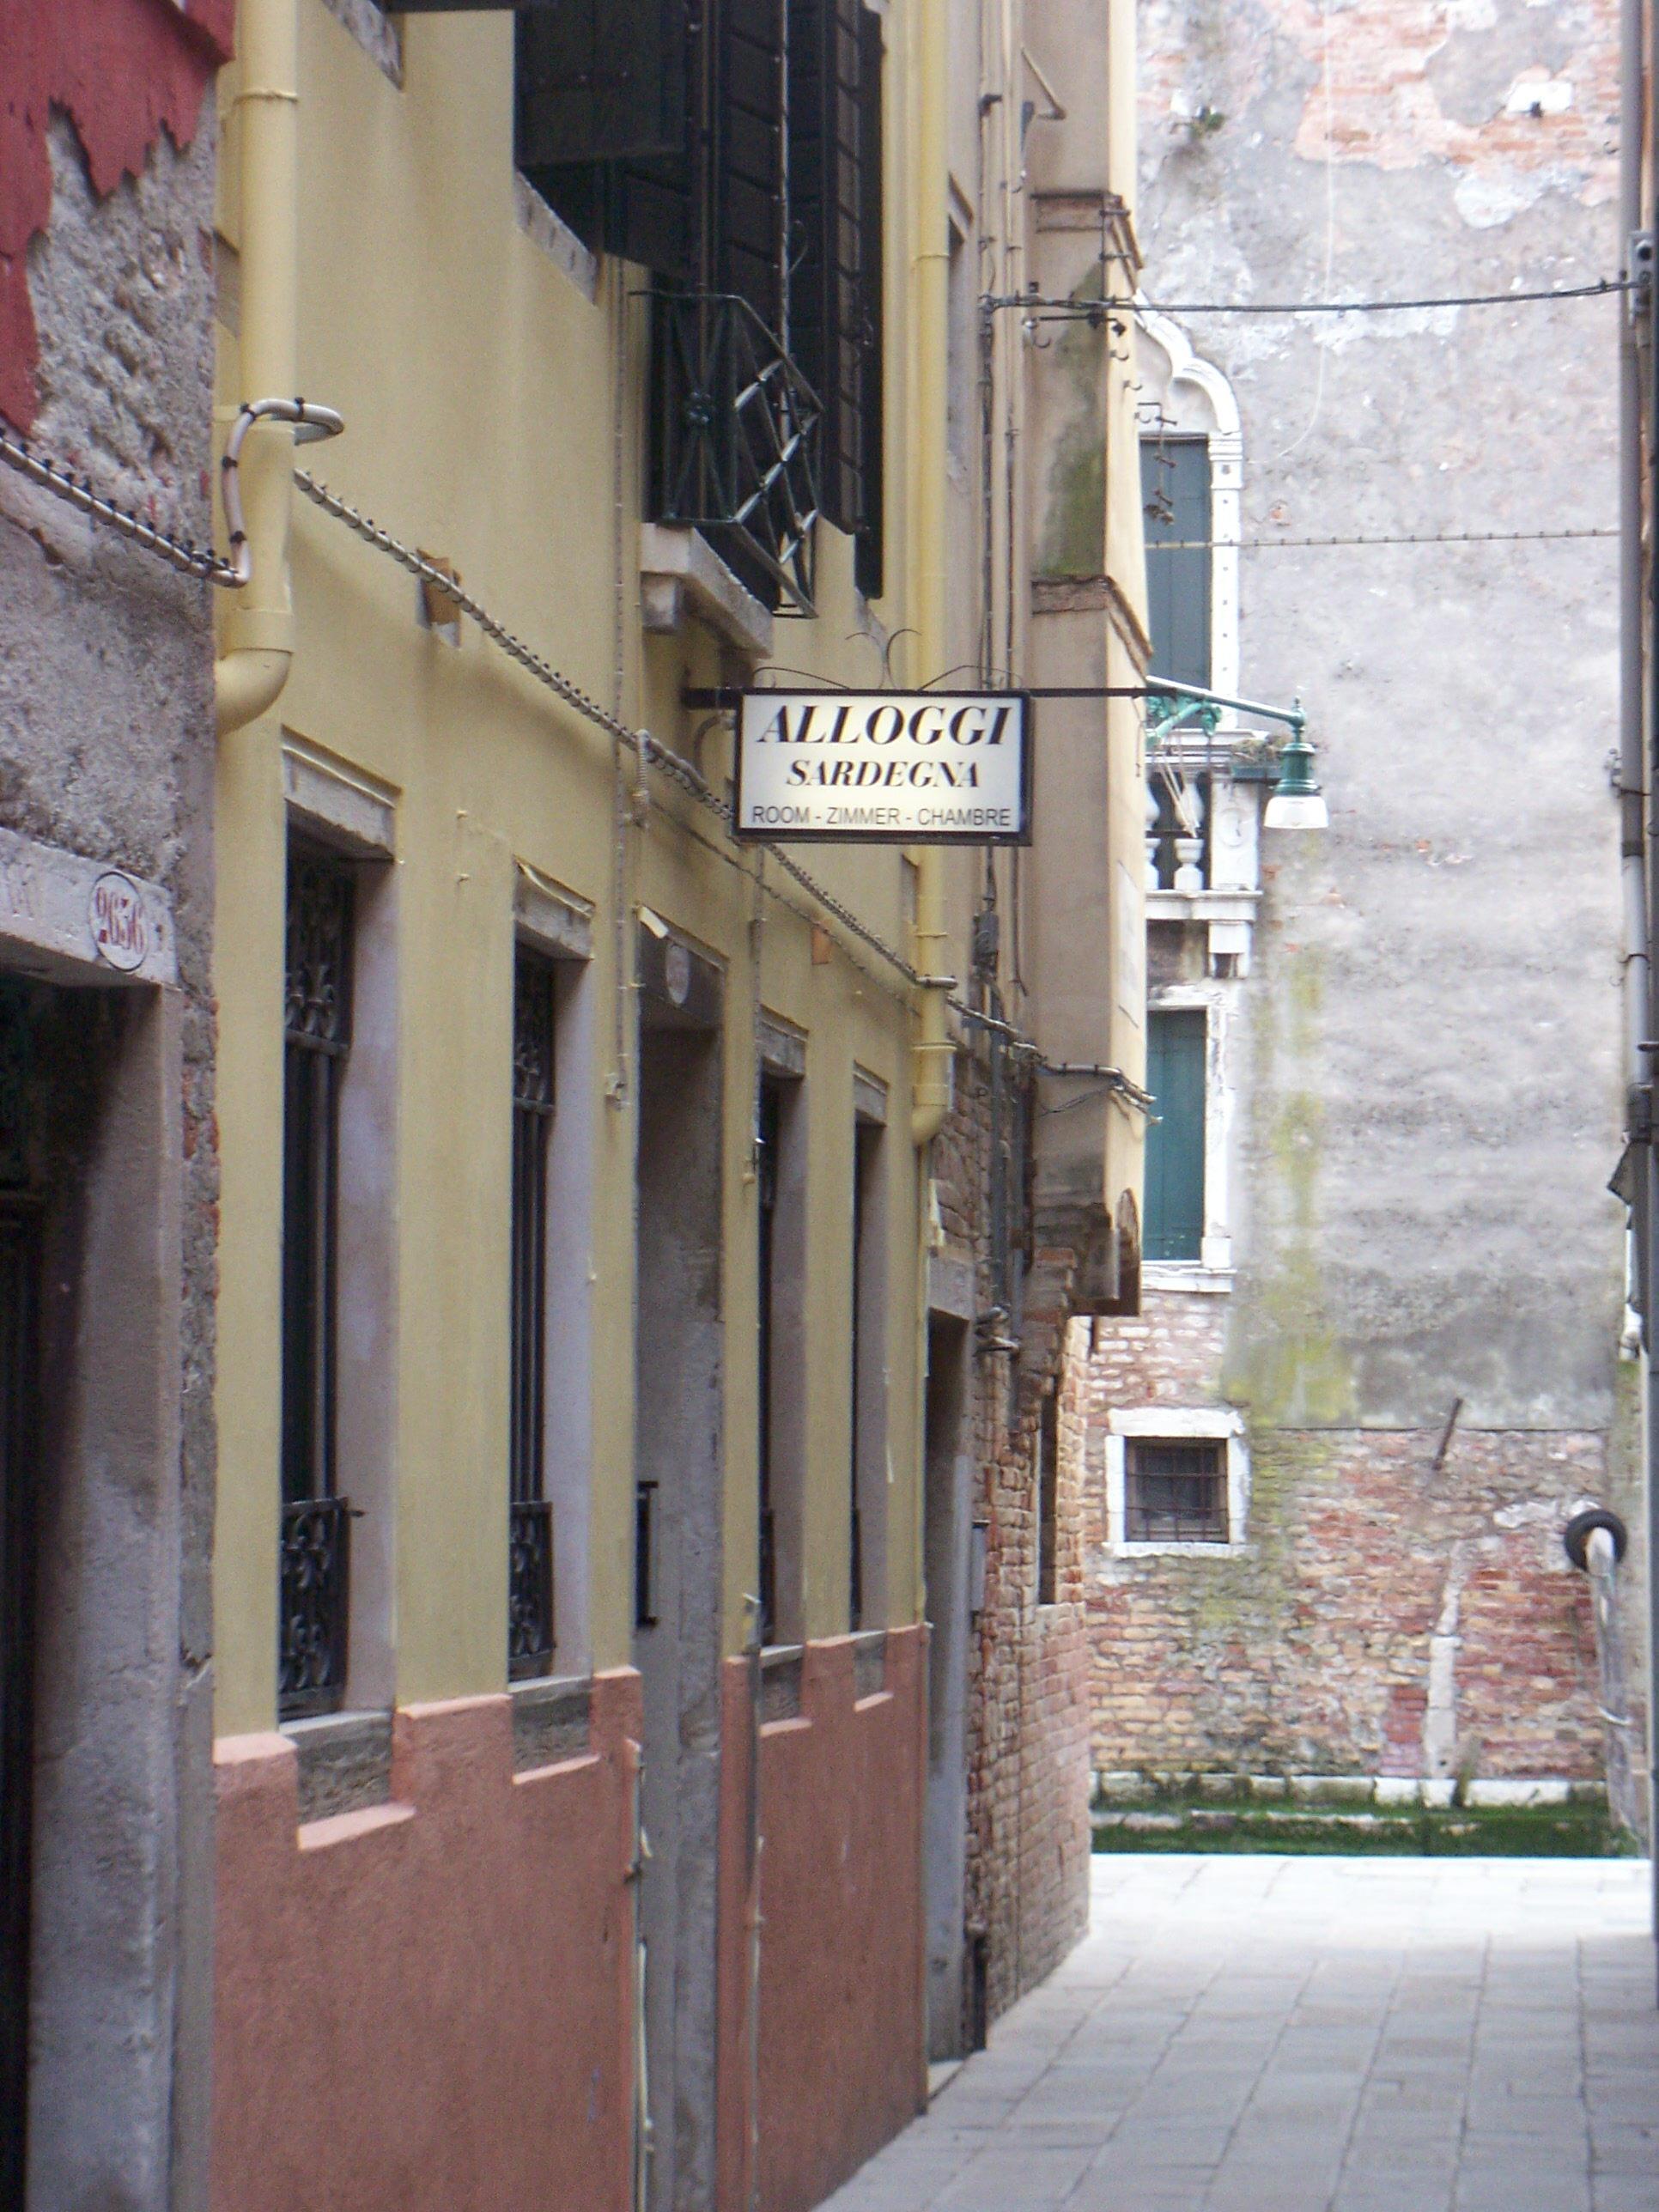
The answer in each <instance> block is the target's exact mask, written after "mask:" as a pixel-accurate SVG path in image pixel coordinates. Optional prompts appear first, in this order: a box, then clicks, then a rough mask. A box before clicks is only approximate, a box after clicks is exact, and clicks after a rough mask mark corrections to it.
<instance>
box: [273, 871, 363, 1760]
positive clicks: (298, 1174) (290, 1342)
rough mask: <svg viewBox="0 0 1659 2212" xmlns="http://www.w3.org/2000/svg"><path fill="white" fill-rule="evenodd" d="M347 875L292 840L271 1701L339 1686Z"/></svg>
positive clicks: (344, 1563)
mask: <svg viewBox="0 0 1659 2212" xmlns="http://www.w3.org/2000/svg"><path fill="white" fill-rule="evenodd" d="M354 891H355V883H354V878H353V873H352V870H351V867H350V866H349V863H347V862H345V861H343V860H337V859H336V858H335V857H334V855H332V854H328V853H322V852H318V851H315V850H313V849H312V848H309V847H307V846H304V845H301V844H299V843H297V842H295V843H291V844H290V846H289V862H288V917H287V959H286V978H285V1008H284V1036H285V1049H284V1054H283V1316H282V1339H283V1424H282V1477H283V1516H282V1565H281V1590H280V1605H279V1615H278V1626H277V1636H278V1652H277V1675H278V1711H279V1712H280V1714H281V1716H282V1717H283V1719H284V1720H292V1719H298V1718H301V1717H303V1716H305V1715H307V1714H313V1713H325V1712H334V1711H337V1710H338V1708H339V1706H340V1705H341V1704H342V1702H343V1699H344V1695H345V1678H346V1657H347V1636H348V1621H349V1598H350V1556H351V1545H350V1523H351V1507H350V1505H349V1503H348V1501H347V1500H346V1499H345V1498H342V1497H340V1496H338V1495H337V1483H336V1475H337V1468H336V1462H335V1430H336V1395H337V1320H338V1314H337V1308H338V1303H339V1285H338V1222H337V1217H338V1202H339V1180H340V1080H341V1076H342V1073H343V1069H344V1066H345V1063H346V1058H347V1055H348V1054H349V1051H350V1048H351V942H352V910H353V904H354Z"/></svg>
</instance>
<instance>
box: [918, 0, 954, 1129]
mask: <svg viewBox="0 0 1659 2212" xmlns="http://www.w3.org/2000/svg"><path fill="white" fill-rule="evenodd" d="M914 20H915V25H916V32H915V52H914V53H913V54H912V57H911V76H912V82H913V83H914V84H915V88H916V100H917V112H916V134H915V149H916V156H915V161H916V166H915V176H916V190H915V210H916V211H915V224H916V228H915V240H914V241H913V244H912V248H911V264H910V265H911V289H912V295H913V296H912V305H911V328H912V331H913V333H914V350H913V353H912V356H911V357H912V361H913V362H914V365H915V366H914V378H915V381H914V385H913V394H914V403H915V404H914V412H913V416H912V420H911V426H910V431H911V435H910V449H911V452H912V454H913V455H914V456H915V459H914V465H913V469H912V474H911V502H910V516H911V525H910V526H911V535H912V540H913V544H914V547H915V552H914V556H913V568H914V573H915V579H916V598H915V629H916V633H917V635H916V653H917V658H918V659H919V661H920V663H921V671H922V681H923V682H924V683H927V682H930V681H931V680H932V678H933V677H935V676H937V675H938V673H939V671H940V670H941V669H942V668H943V667H944V666H945V657H946V655H945V501H946V495H947V479H946V472H945V415H946V407H947V388H946V379H947V374H948V368H947V356H946V346H947V343H948V331H949V315H950V231H949V222H950V209H949V198H948V184H947V175H948V148H947V144H946V106H945V102H946V98H947V94H948V88H949V85H950V45H949V32H950V25H949V20H948V17H947V15H946V0H918V4H917V6H916V9H915V18H914ZM909 859H910V860H911V863H912V865H913V866H915V872H916V920H915V948H914V959H915V969H916V972H917V974H918V975H921V976H923V977H924V978H925V979H926V981H924V983H923V985H922V993H921V1034H920V1036H918V1038H917V1040H916V1043H915V1073H914V1077H913V1081H912V1092H911V1097H912V1103H911V1110H910V1133H911V1135H912V1137H913V1138H914V1139H915V1142H916V1144H917V1145H918V1146H925V1145H927V1144H929V1143H931V1142H932V1140H933V1138H935V1137H936V1136H937V1135H938V1134H939V1130H940V1129H941V1128H942V1127H943V1126H944V1122H945V1115H946V1114H947V1113H949V1111H950V1109H951V1066H952V1062H953V1060H954V1058H955V1053H956V1048H955V1046H954V1045H953V1044H952V1043H951V1038H950V1035H949V1032H948V1030H947V1029H946V1026H945V1002H946V1000H948V999H949V997H950V994H951V979H950V976H949V975H948V973H947V963H946V954H947V953H948V951H949V949H950V943H949V939H948V937H947V934H946V932H945V864H944V860H943V859H942V857H941V855H940V853H939V848H938V847H937V846H934V845H918V846H912V847H911V848H910V851H909Z"/></svg>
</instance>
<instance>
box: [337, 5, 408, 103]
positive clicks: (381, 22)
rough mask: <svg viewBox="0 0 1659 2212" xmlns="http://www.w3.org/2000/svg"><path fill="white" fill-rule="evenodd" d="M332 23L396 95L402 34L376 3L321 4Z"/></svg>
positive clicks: (400, 83)
mask: <svg viewBox="0 0 1659 2212" xmlns="http://www.w3.org/2000/svg"><path fill="white" fill-rule="evenodd" d="M323 5H324V7H325V8H326V9H327V10H328V12H329V14H330V15H332V16H333V18H334V20H335V21H336V22H337V23H338V24H339V25H340V26H341V27H342V28H343V30H345V31H346V32H347V33H349V36H350V37H352V38H354V39H356V41H357V44H358V45H359V46H361V47H362V50H363V52H365V53H366V54H367V55H368V58H369V59H370V60H371V61H372V62H373V63H374V65H375V67H376V68H377V69H379V70H380V71H381V72H382V73H383V75H385V76H387V77H389V78H390V79H391V81H392V83H393V84H395V85H396V86H397V88H398V91H399V92H401V91H402V90H403V86H404V34H403V27H402V26H401V25H400V24H398V23H394V22H392V21H391V19H390V18H389V17H388V15H386V10H385V9H383V8H381V7H380V6H379V5H377V0H323Z"/></svg>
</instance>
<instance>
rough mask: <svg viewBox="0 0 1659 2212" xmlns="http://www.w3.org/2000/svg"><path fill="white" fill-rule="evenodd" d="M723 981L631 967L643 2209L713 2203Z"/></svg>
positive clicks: (691, 969)
mask: <svg viewBox="0 0 1659 2212" xmlns="http://www.w3.org/2000/svg"><path fill="white" fill-rule="evenodd" d="M640 1024H641V1026H640V1052H639V1165H638V1176H637V1183H636V1188H637V1193H638V1206H639V1217H638V1228H637V1236H636V1243H637V1266H638V1271H639V1272H638V1276H637V1289H636V1294H635V1295H636V1299H637V1308H636V1310H637V1324H636V1327H637V1337H636V1350H635V1480H636V1483H637V1491H636V1506H635V1575H636V1587H635V1632H634V1652H635V1663H636V1664H637V1666H638V1668H639V1670H640V1675H641V1690H642V1692H643V1698H644V1705H645V1745H644V1753H645V1780H644V1789H643V1800H644V1819H645V1828H646V1834H647V1839H648V1841H649V1844H650V1857H648V1858H647V1860H646V1862H645V1869H644V1874H643V1877H642V1880H641V1897H640V1913H641V1929H642V1932H643V1936H644V1941H645V1946H646V1960H645V2040H646V2063H647V2076H648V2090H649V2106H648V2109H649V2115H650V2129H649V2145H650V2148H649V2180H648V2187H647V2196H646V2202H647V2205H648V2206H649V2208H650V2212H712V2208H713V2205H714V2186H715V2167H714V2112H715V2100H714V2089H715V2081H714V2052H715V2046H716V2043H717V2040H718V2035H717V2021H716V2008H715V1936H716V1899H717V1893H718V1886H719V1857H718V1845H719V1835H720V1644H721V1635H720V1603H721V1578H720V1528H721V1517H720V1516H721V1503H722V1494H723V1469H722V1450H721V1427H720V1388H721V1349H722V1338H721V1327H722V1321H721V1310H720V975H719V972H718V970H717V969H715V968H714V966H713V965H712V963H708V962H706V961H704V960H702V958H701V957H699V956H698V955H696V953H694V952H692V951H690V948H689V947H688V946H686V945H682V944H681V943H679V941H678V939H671V938H670V939H655V938H647V939H645V940H644V942H643V944H642V945H641V961H640Z"/></svg>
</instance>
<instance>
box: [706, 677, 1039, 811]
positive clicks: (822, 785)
mask: <svg viewBox="0 0 1659 2212" xmlns="http://www.w3.org/2000/svg"><path fill="white" fill-rule="evenodd" d="M737 817H738V819H737V832H738V836H739V837H765V838H769V839H773V840H775V841H776V842H779V843H788V842H793V840H795V839H801V840H807V839H817V840H821V841H826V842H827V841H831V840H838V841H844V842H848V843H850V844H876V843H879V842H881V841H882V840H883V839H890V840H892V841H894V842H897V843H900V844H905V845H933V844H945V845H1027V844H1029V843H1030V839H1031V702H1030V700H1029V699H1028V698H1027V697H1026V696H1025V694H1024V692H1020V691H993V692H968V691H745V692H744V695H743V698H742V702H741V705H740V706H739V708H738V805H737Z"/></svg>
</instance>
